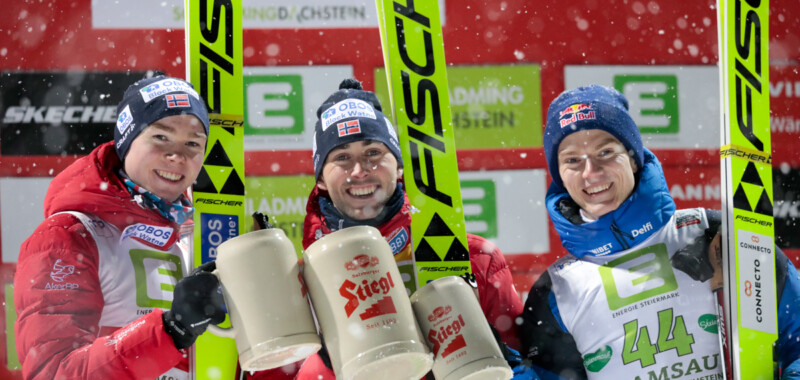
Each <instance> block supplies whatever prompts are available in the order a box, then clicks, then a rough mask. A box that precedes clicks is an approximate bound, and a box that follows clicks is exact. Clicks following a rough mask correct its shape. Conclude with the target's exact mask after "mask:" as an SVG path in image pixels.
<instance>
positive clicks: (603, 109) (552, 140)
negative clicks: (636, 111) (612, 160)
mask: <svg viewBox="0 0 800 380" xmlns="http://www.w3.org/2000/svg"><path fill="white" fill-rule="evenodd" d="M587 129H600V130H603V131H606V132H608V133H610V134H611V135H612V136H614V137H615V138H616V139H617V140H619V141H620V142H621V143H622V145H624V146H625V148H626V149H627V150H628V154H629V155H631V157H633V160H634V161H635V162H636V166H637V167H638V168H640V169H641V168H643V167H644V165H643V163H644V146H643V145H642V135H641V134H640V133H639V128H637V127H636V123H634V122H633V119H632V118H631V116H630V114H629V113H628V99H625V96H623V95H622V94H621V93H620V92H619V91H617V90H615V89H613V88H610V87H605V86H600V85H596V84H594V85H590V86H583V87H578V88H576V89H573V90H568V91H564V92H562V93H561V95H559V96H558V97H557V98H556V99H555V100H553V102H552V103H550V108H548V109H547V125H546V126H545V128H544V138H543V142H542V145H544V155H545V158H546V159H547V168H548V170H549V171H550V177H552V178H553V183H555V184H557V185H558V186H560V187H562V188H563V187H564V184H563V183H562V181H561V175H560V174H559V172H558V146H559V145H561V141H563V140H564V138H565V137H567V136H568V135H570V134H572V133H574V132H577V131H583V130H587Z"/></svg>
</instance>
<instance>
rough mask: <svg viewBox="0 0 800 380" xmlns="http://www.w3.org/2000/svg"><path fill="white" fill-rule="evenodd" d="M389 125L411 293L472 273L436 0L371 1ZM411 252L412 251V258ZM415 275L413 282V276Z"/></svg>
mask: <svg viewBox="0 0 800 380" xmlns="http://www.w3.org/2000/svg"><path fill="white" fill-rule="evenodd" d="M376 3H377V7H378V20H379V22H378V23H379V29H380V33H381V44H382V46H383V54H384V64H385V66H386V76H387V84H388V87H389V97H390V103H391V105H392V109H393V110H394V115H393V117H394V124H395V126H396V127H397V129H398V132H399V139H400V148H401V152H402V155H403V172H404V177H405V181H404V182H405V189H406V194H407V195H408V199H409V201H410V202H411V237H412V239H413V240H412V247H413V250H414V253H413V260H409V261H408V262H403V261H399V262H398V266H399V267H401V272H402V273H403V274H404V276H405V274H407V273H408V272H407V270H408V268H411V269H410V270H411V272H412V273H411V275H410V276H409V280H408V281H406V287H407V288H408V290H409V294H411V293H413V292H414V291H415V290H416V289H418V288H420V287H422V286H423V285H425V284H426V283H428V282H429V281H432V280H435V279H437V278H441V277H445V276H464V275H467V276H469V277H471V276H472V268H471V266H470V262H469V251H468V248H467V233H466V226H465V222H464V210H463V207H462V200H461V188H460V185H459V180H458V162H457V161H456V149H455V140H454V137H453V136H454V135H453V124H452V116H451V115H450V97H449V93H448V86H447V73H446V70H445V69H446V63H445V57H444V41H443V39H442V24H441V18H440V17H439V2H438V1H437V0H417V1H414V0H406V1H405V5H403V4H401V3H398V2H396V1H394V0H376ZM409 259H410V258H409ZM414 279H416V282H414Z"/></svg>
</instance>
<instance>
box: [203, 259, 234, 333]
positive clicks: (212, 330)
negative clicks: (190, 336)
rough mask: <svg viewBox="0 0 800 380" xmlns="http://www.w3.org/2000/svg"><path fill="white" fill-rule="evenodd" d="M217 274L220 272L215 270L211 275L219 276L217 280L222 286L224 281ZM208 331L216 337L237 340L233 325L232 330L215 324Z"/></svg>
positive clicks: (209, 326)
mask: <svg viewBox="0 0 800 380" xmlns="http://www.w3.org/2000/svg"><path fill="white" fill-rule="evenodd" d="M217 272H218V270H217V269H214V271H212V272H211V274H213V275H214V276H217V279H219V280H220V284H221V283H222V279H220V278H219V273H217ZM223 297H224V296H223ZM206 330H208V332H210V333H212V334H214V335H216V336H221V337H223V338H231V339H235V338H236V329H235V328H234V326H233V325H231V327H230V328H225V327H219V326H217V325H215V324H212V323H209V324H208V327H207V328H206Z"/></svg>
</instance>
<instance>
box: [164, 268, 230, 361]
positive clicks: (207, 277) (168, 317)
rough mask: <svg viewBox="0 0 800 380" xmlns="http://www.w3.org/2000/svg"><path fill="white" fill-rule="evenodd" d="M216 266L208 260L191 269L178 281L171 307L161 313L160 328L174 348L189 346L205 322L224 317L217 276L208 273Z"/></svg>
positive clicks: (204, 327) (204, 326) (215, 320)
mask: <svg viewBox="0 0 800 380" xmlns="http://www.w3.org/2000/svg"><path fill="white" fill-rule="evenodd" d="M215 268H216V263H215V262H213V261H212V262H209V263H206V264H203V265H202V266H199V267H197V268H195V269H194V270H193V271H192V273H191V274H189V276H186V277H184V278H182V279H180V280H179V281H178V284H177V285H175V293H174V296H173V299H172V309H170V310H169V311H167V312H166V313H164V316H163V320H164V330H165V331H166V332H167V334H169V335H170V336H171V337H172V340H173V342H175V347H177V348H178V349H184V348H189V347H190V346H191V345H192V344H194V341H195V340H196V339H197V337H198V336H200V334H202V333H203V332H205V331H206V327H208V324H209V323H213V324H215V325H216V324H220V323H222V322H223V321H224V320H225V302H224V300H223V298H222V288H221V287H220V284H219V280H218V279H217V276H214V275H213V274H211V273H210V272H211V271H213V270H214V269H215Z"/></svg>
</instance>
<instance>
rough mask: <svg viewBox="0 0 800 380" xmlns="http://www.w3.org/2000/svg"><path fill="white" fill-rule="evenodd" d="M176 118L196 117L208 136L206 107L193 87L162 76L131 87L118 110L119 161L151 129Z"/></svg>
mask: <svg viewBox="0 0 800 380" xmlns="http://www.w3.org/2000/svg"><path fill="white" fill-rule="evenodd" d="M174 115H194V116H197V118H198V119H200V122H202V123H203V128H204V129H205V132H206V135H208V123H209V121H208V111H207V110H206V105H205V103H204V102H203V99H201V98H200V95H198V94H197V91H195V90H194V87H192V85H191V84H190V83H188V82H186V81H184V80H183V79H178V78H171V77H167V76H163V75H159V76H155V77H152V78H147V79H142V80H140V81H138V82H136V83H134V84H132V85H130V86H129V87H128V89H126V90H125V94H124V95H123V96H122V101H121V102H120V103H119V105H118V106H117V126H116V128H114V147H115V148H116V150H117V155H118V156H119V159H120V160H122V161H125V156H127V155H128V150H130V148H131V143H133V140H134V139H136V137H137V136H139V134H140V133H142V131H143V130H144V129H145V128H147V126H148V125H150V124H152V123H155V122H156V121H159V120H161V119H163V118H165V117H167V116H174Z"/></svg>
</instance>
